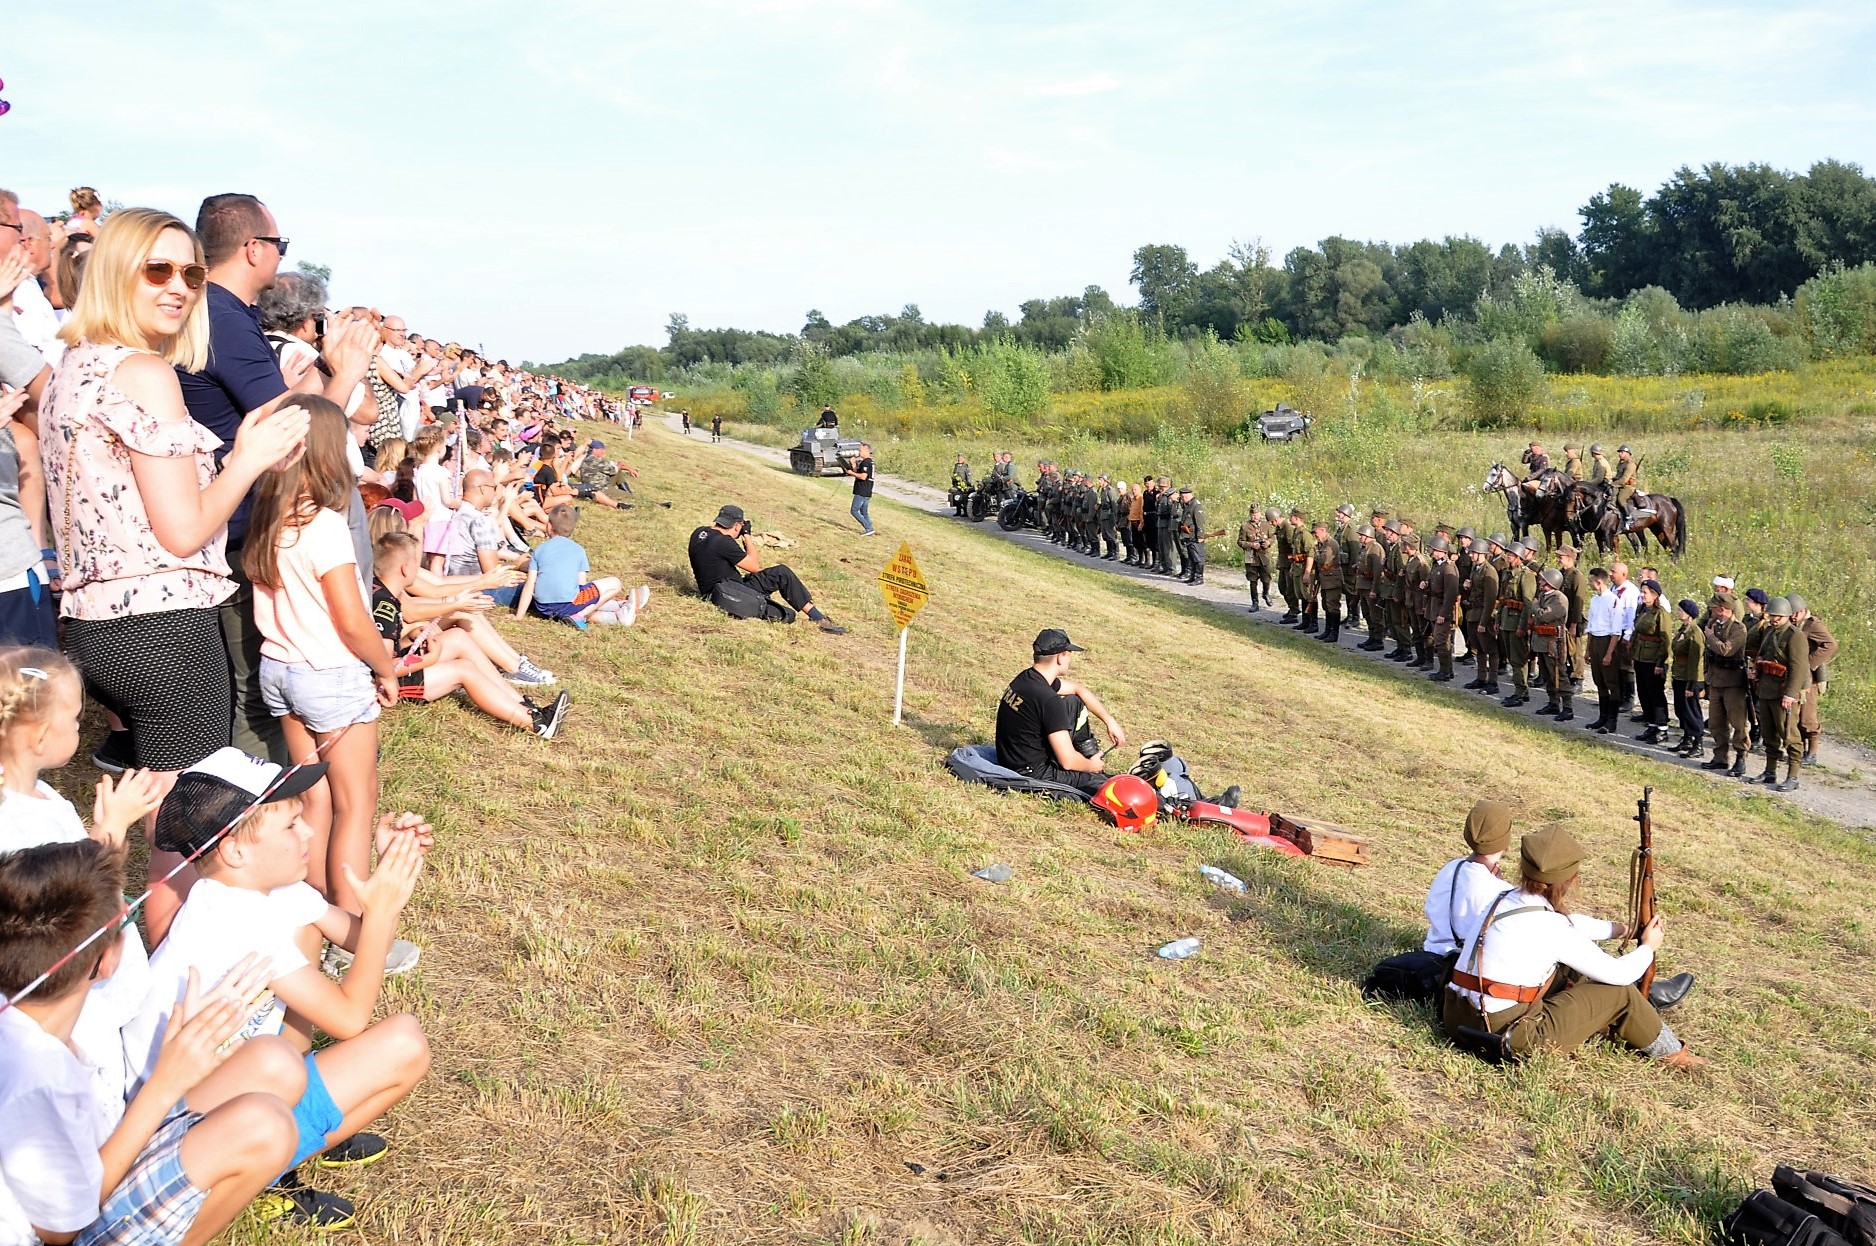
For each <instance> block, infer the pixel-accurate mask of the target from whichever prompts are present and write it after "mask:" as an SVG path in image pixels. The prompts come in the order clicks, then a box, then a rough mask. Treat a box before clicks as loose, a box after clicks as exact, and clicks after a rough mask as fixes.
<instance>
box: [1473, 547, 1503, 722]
mask: <svg viewBox="0 0 1876 1246" xmlns="http://www.w3.org/2000/svg"><path fill="white" fill-rule="evenodd" d="M1486 553H1487V551H1486V547H1485V544H1484V542H1479V541H1475V542H1474V543H1473V545H1472V569H1471V570H1470V571H1469V572H1467V580H1468V585H1467V588H1466V616H1465V618H1466V629H1467V636H1466V644H1467V645H1469V646H1470V647H1471V649H1472V652H1473V653H1475V654H1477V655H1478V661H1477V667H1478V674H1477V675H1476V676H1474V678H1473V680H1472V682H1471V683H1469V684H1467V685H1466V687H1468V688H1471V689H1474V690H1476V691H1477V692H1478V693H1479V694H1480V695H1482V696H1493V697H1495V696H1497V695H1498V568H1497V567H1494V566H1493V565H1492V562H1491V559H1490V558H1488V557H1487V556H1486Z"/></svg>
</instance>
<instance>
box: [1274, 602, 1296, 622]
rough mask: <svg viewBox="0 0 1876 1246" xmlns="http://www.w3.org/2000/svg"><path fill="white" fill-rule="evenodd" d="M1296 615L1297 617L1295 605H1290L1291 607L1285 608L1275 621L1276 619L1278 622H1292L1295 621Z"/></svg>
mask: <svg viewBox="0 0 1876 1246" xmlns="http://www.w3.org/2000/svg"><path fill="white" fill-rule="evenodd" d="M1296 617H1297V616H1296V607H1295V606H1291V607H1290V608H1289V609H1287V610H1285V611H1284V612H1283V617H1282V618H1281V619H1279V620H1277V621H1278V622H1279V623H1294V622H1296Z"/></svg>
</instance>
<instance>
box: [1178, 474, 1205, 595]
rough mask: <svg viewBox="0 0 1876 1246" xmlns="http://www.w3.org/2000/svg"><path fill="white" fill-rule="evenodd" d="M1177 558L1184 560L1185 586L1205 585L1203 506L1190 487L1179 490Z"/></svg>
mask: <svg viewBox="0 0 1876 1246" xmlns="http://www.w3.org/2000/svg"><path fill="white" fill-rule="evenodd" d="M1179 556H1180V557H1181V558H1183V559H1185V565H1186V573H1185V577H1184V578H1185V582H1186V583H1187V584H1203V583H1205V504H1204V503H1202V502H1200V501H1199V500H1198V498H1196V497H1194V496H1193V493H1192V486H1191V485H1183V486H1181V487H1180V490H1179Z"/></svg>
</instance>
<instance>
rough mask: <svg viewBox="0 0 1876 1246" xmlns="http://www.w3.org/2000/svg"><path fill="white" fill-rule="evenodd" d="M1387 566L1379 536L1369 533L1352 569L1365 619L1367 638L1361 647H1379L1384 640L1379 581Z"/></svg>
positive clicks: (1385, 614) (1383, 617)
mask: <svg viewBox="0 0 1876 1246" xmlns="http://www.w3.org/2000/svg"><path fill="white" fill-rule="evenodd" d="M1386 568H1387V551H1386V550H1384V549H1383V548H1382V547H1381V539H1380V538H1379V537H1371V538H1369V540H1368V544H1367V547H1366V548H1365V549H1363V550H1362V553H1361V562H1360V564H1359V565H1358V566H1357V567H1356V569H1355V587H1356V588H1357V589H1359V590H1360V591H1361V592H1362V593H1363V594H1364V596H1363V598H1362V618H1364V619H1366V620H1367V622H1368V639H1367V640H1365V641H1363V642H1362V644H1361V647H1362V648H1363V649H1379V648H1381V646H1382V645H1383V644H1385V643H1386V641H1387V606H1386V604H1385V603H1384V602H1383V601H1382V600H1381V584H1382V580H1383V577H1384V575H1385V574H1386Z"/></svg>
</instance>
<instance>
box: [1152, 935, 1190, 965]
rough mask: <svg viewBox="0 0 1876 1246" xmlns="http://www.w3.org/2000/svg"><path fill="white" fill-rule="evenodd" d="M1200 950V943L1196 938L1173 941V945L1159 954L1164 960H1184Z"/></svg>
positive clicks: (1164, 948)
mask: <svg viewBox="0 0 1876 1246" xmlns="http://www.w3.org/2000/svg"><path fill="white" fill-rule="evenodd" d="M1198 950H1199V941H1198V939H1197V938H1196V937H1192V938H1186V939H1175V940H1173V941H1172V942H1171V943H1168V944H1167V945H1166V946H1165V947H1163V948H1161V949H1160V950H1159V954H1160V958H1161V959H1162V960H1184V959H1185V958H1186V957H1188V956H1191V955H1192V954H1194V953H1195V952H1197V951H1198Z"/></svg>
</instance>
